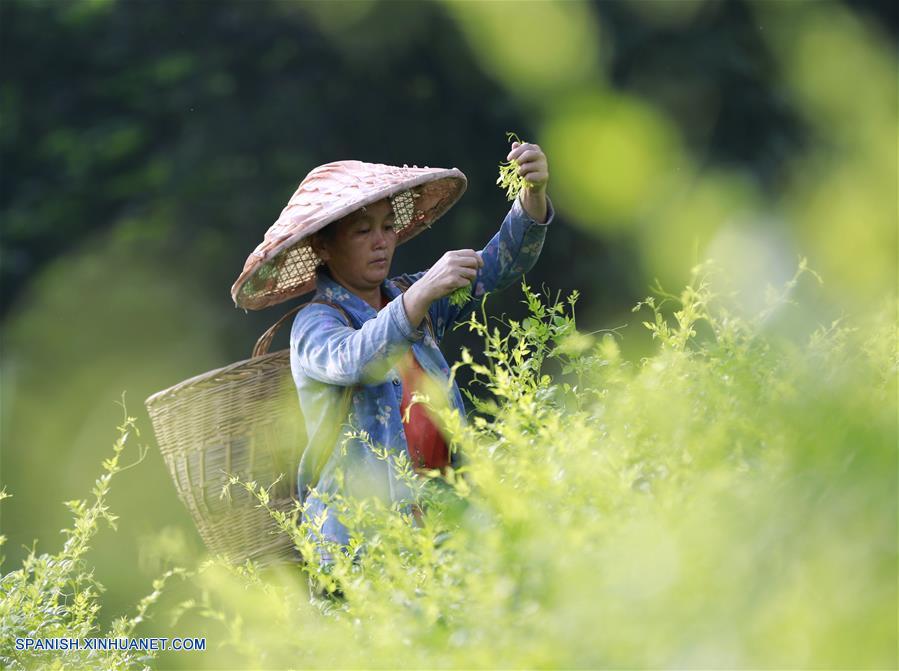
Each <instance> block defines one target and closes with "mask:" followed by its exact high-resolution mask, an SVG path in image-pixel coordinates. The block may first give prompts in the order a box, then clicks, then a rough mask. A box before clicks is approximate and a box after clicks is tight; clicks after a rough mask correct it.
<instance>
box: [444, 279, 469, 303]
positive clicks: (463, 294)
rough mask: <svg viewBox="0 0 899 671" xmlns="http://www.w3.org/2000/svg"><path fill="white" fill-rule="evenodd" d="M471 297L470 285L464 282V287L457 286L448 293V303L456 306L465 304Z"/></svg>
mask: <svg viewBox="0 0 899 671" xmlns="http://www.w3.org/2000/svg"><path fill="white" fill-rule="evenodd" d="M470 299H471V285H470V284H466V285H465V286H464V287H459V288H458V289H456V290H455V291H454V292H453V293H451V294H450V295H449V302H450V305H455V306H456V307H460V306H462V305H465V304H466V303H467V302H468V301H469V300H470Z"/></svg>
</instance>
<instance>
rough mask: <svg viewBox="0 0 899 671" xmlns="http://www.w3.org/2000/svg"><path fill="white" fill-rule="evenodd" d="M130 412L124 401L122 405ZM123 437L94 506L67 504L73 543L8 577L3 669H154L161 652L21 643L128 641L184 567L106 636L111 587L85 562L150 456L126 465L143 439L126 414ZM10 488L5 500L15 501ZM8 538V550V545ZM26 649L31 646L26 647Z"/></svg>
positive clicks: (3, 600)
mask: <svg viewBox="0 0 899 671" xmlns="http://www.w3.org/2000/svg"><path fill="white" fill-rule="evenodd" d="M122 407H123V409H124V403H123V404H122ZM118 431H119V437H118V439H117V440H116V442H115V444H114V445H113V454H112V456H111V457H109V458H108V459H105V460H104V461H103V471H104V472H103V474H102V475H101V476H100V477H99V478H98V479H97V481H96V483H95V485H94V488H93V490H92V493H93V496H94V498H93V501H92V502H90V503H88V502H87V501H84V500H74V501H66V502H65V505H66V507H67V508H68V509H69V510H70V511H71V512H72V515H73V523H72V526H71V527H70V528H68V529H63V533H64V534H65V536H66V542H65V544H64V545H63V548H62V550H60V551H59V552H58V553H56V554H47V553H43V554H40V555H38V554H37V553H36V551H35V550H34V549H32V551H31V553H30V554H29V555H28V557H27V558H26V559H25V561H24V562H23V564H22V567H21V568H20V569H17V570H14V571H11V572H9V573H5V574H3V575H2V578H0V663H2V667H3V668H5V669H35V668H47V669H87V668H98V669H99V668H103V669H132V668H147V666H146V664H147V663H149V662H150V661H151V660H152V659H153V658H154V656H155V652H154V651H140V652H138V651H133V650H88V649H84V648H83V647H81V646H79V649H76V650H72V649H69V650H65V651H49V650H37V649H33V648H32V649H28V650H18V649H17V646H16V640H17V639H26V638H31V639H53V638H65V639H84V638H89V637H90V638H127V637H129V636H131V635H132V634H133V633H134V631H135V628H136V627H137V626H138V625H139V624H140V623H141V622H142V621H143V620H144V618H145V617H146V615H147V610H148V609H149V608H150V606H152V605H153V604H154V603H156V601H157V600H158V599H159V597H160V595H161V594H162V590H163V588H164V586H165V584H166V581H167V580H168V579H169V578H171V577H172V576H173V575H177V574H181V573H183V570H182V569H177V568H176V569H171V570H169V571H166V572H165V573H164V574H163V575H161V576H160V577H159V578H158V579H156V580H154V581H153V591H152V592H151V593H150V594H148V595H147V596H146V597H144V598H143V599H141V601H140V602H139V603H138V605H137V608H136V612H135V614H134V615H132V616H131V617H127V616H122V617H120V618H118V619H116V620H115V621H114V622H113V624H112V626H111V627H110V629H109V630H107V631H105V632H101V631H100V629H99V625H98V624H97V619H98V615H99V612H100V594H101V593H102V592H103V591H104V588H103V585H102V584H101V583H100V582H99V581H98V580H97V579H96V577H95V576H94V571H93V569H92V568H91V567H90V566H89V565H88V563H87V562H86V560H85V555H86V553H87V551H88V550H89V549H90V541H91V539H92V538H93V537H94V536H95V535H96V533H97V532H98V530H99V527H100V523H101V522H102V521H105V522H106V523H107V524H108V525H109V526H110V527H112V528H113V529H115V528H116V520H117V519H118V518H117V516H116V515H114V514H113V513H112V512H111V511H110V510H109V508H108V506H107V504H106V500H107V496H108V494H109V488H110V482H111V480H112V478H113V477H114V476H115V475H117V474H118V473H121V472H122V471H124V470H127V469H129V468H132V467H133V466H136V465H137V464H138V463H140V462H141V461H143V459H144V457H145V456H146V449H144V450H143V451H142V452H141V453H140V455H139V457H138V458H137V460H136V461H135V462H134V463H132V464H130V465H128V466H121V465H120V464H119V460H120V458H121V456H122V453H123V452H124V450H125V447H126V443H127V441H128V439H129V437H130V436H131V434H132V433H135V434H137V433H138V431H137V427H136V426H135V418H134V417H129V416H128V415H127V412H126V413H125V420H124V422H123V423H122V424H121V425H120V426H119V427H118ZM9 496H10V494H7V492H6V489H5V488H4V489H3V490H2V492H0V500H2V499H5V498H8V497H9ZM5 540H6V539H5V537H2V536H0V544H2V543H3V542H4V541H5ZM20 647H24V646H20Z"/></svg>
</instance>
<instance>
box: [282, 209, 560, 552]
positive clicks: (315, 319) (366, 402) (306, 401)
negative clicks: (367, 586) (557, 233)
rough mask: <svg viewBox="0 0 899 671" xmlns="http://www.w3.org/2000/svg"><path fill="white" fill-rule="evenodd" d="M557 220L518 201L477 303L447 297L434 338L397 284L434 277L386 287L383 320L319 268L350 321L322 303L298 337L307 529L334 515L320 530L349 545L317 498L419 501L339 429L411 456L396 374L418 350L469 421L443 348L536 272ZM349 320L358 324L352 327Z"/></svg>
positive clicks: (324, 294) (487, 258)
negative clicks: (482, 308)
mask: <svg viewBox="0 0 899 671" xmlns="http://www.w3.org/2000/svg"><path fill="white" fill-rule="evenodd" d="M554 216H555V212H554V210H553V207H552V204H551V203H550V201H549V199H548V198H547V218H546V222H544V223H542V224H541V223H539V222H537V221H535V220H534V219H532V218H531V217H530V216H529V215H528V214H527V212H526V211H525V210H524V208H523V207H522V206H521V203H520V201H519V199H518V198H516V199H515V202H514V203H513V204H512V207H511V209H510V210H509V213H508V214H507V215H506V217H505V219H504V220H503V223H502V225H501V226H500V229H499V231H498V232H497V233H496V235H494V236H493V238H492V239H491V240H490V242H488V243H487V245H486V246H485V247H484V249H483V250H481V256H482V258H483V260H484V266H483V267H482V268H481V269H480V270H479V271H478V274H477V277H476V278H475V281H474V288H473V290H472V296H471V299H470V300H469V301H468V302H467V303H465V304H464V305H461V306H454V305H451V304H450V302H449V298H448V297H443V298H441V299H439V300H436V301H434V302H433V303H431V305H430V307H429V308H428V315H429V317H430V320H431V323H432V325H433V328H434V337H432V335H431V333H430V332H428V331H427V329H426V327H425V321H423V322H422V324H421V325H420V326H419V327H418V328H414V327H413V325H412V324H411V323H410V322H409V318H408V316H407V315H406V310H405V307H404V306H403V301H402V290H401V289H400V288H399V287H398V286H397V284H396V283H395V282H400V283H401V284H404V285H405V286H410V285H412V284H413V283H414V282H416V281H417V280H418V279H420V278H421V277H422V276H423V275H424V274H425V272H427V271H421V272H418V273H414V274H411V275H410V274H404V275H401V276H399V277H396V278H393V279H385V280H384V282H383V283H382V285H381V290H382V292H383V293H384V295H385V296H386V297H387V300H388V301H389V302H388V303H387V304H386V306H385V307H384V308H383V309H381V310H380V311H377V310H375V309H374V308H373V307H372V306H371V305H369V304H368V303H367V302H366V301H365V300H363V299H362V298H360V297H359V296H357V295H355V294H354V293H352V292H351V291H349V290H347V289H345V288H344V287H343V286H342V285H340V284H338V283H337V282H336V281H335V280H334V279H333V278H332V277H331V276H330V274H329V273H328V272H327V269H326V268H324V267H320V268H319V269H318V273H317V278H316V283H317V291H316V293H315V296H314V297H313V300H324V301H328V302H331V303H335V304H338V305H340V306H341V307H342V308H343V310H344V311H345V312H346V314H344V313H343V312H341V311H340V310H337V309H335V308H334V307H332V306H330V305H325V304H320V303H313V304H311V305H309V306H308V307H305V308H303V309H302V310H300V311H299V312H298V313H297V316H296V317H295V318H294V321H293V326H292V328H291V333H290V368H291V372H292V374H293V379H294V382H295V384H296V388H297V393H298V394H299V402H300V409H301V411H302V413H303V417H304V420H305V426H306V432H307V447H306V450H305V451H304V453H303V456H302V458H301V460H300V464H299V468H298V471H297V476H298V477H297V490H298V491H297V494H298V496H299V498H300V500H301V501H308V505H307V507H306V509H305V511H304V513H303V519H304V520H306V519H312V518H315V517H317V516H319V515H322V514H323V513H326V515H325V522H324V524H323V525H322V528H321V534H322V535H323V536H324V537H325V538H327V539H328V540H331V541H337V542H339V543H340V544H341V545H346V544H347V543H348V541H349V538H348V533H347V530H346V527H344V525H343V524H342V523H341V522H340V521H339V520H338V519H337V515H336V514H334V512H333V511H331V510H329V509H328V508H327V506H326V505H325V504H324V502H323V501H322V500H321V498H319V496H318V494H319V493H321V492H329V493H335V492H337V491H340V492H342V493H343V494H344V495H345V496H352V497H362V498H364V497H368V496H377V497H380V498H381V499H382V500H384V501H387V502H398V501H404V500H410V499H411V492H409V491H408V487H407V486H406V485H405V484H404V483H403V482H402V480H400V479H399V478H397V477H396V475H395V471H394V467H393V464H392V463H388V460H385V459H383V458H381V457H379V456H378V455H376V454H374V452H373V451H372V450H371V448H370V446H369V445H368V444H366V442H365V441H364V440H360V439H358V438H350V439H349V440H345V441H341V442H342V443H343V444H342V445H341V446H339V447H338V446H337V440H338V433H340V432H339V431H337V430H336V429H337V427H340V426H341V425H342V424H345V423H346V424H349V425H350V427H352V428H355V429H361V430H363V431H364V432H366V433H367V434H368V437H369V440H370V442H371V444H373V445H376V446H383V448H386V450H387V454H388V457H389V461H391V462H392V460H393V455H394V454H405V453H406V450H407V447H406V436H405V430H404V428H403V423H402V419H401V416H400V402H401V401H402V398H403V388H402V382H401V377H400V373H399V371H398V368H397V366H398V364H399V363H400V360H401V358H402V357H403V355H405V354H406V352H408V350H409V349H410V348H411V350H412V354H413V355H414V356H415V358H416V360H417V361H418V363H419V364H420V365H421V367H422V369H423V370H424V371H425V373H426V374H428V375H430V376H432V377H433V378H434V379H436V380H438V381H439V382H440V383H441V385H442V387H443V388H448V391H449V400H450V402H451V403H452V404H453V406H454V407H455V408H456V409H458V411H459V414H460V415H461V417H463V418H464V417H465V406H464V404H463V402H462V395H461V394H460V392H459V388H458V387H457V385H456V383H455V381H453V383H452V385H449V372H450V369H449V365H448V364H447V361H446V359H445V358H444V356H443V353H442V352H441V351H440V342H441V341H442V340H443V337H444V335H445V333H446V331H447V329H448V328H450V327H451V326H452V325H453V324H454V323H456V322H459V321H464V320H466V319H468V317H469V315H470V314H471V312H472V311H473V310H474V309H475V308H476V307H477V306H478V305H480V300H481V298H483V296H484V295H485V294H486V293H487V292H492V291H498V290H502V289H505V288H506V287H508V286H510V285H511V284H513V283H514V282H515V281H516V280H518V279H520V277H521V275H522V274H523V273H526V272H528V271H529V270H530V269H531V268H532V267H533V266H534V264H535V262H536V261H537V258H538V257H539V256H540V251H541V250H542V248H543V240H544V238H545V236H546V227H547V226H548V225H549V224H550V223H551V222H552V220H553V218H554ZM347 315H348V316H349V318H350V320H351V321H352V323H347ZM348 387H349V388H350V390H349V392H348V393H349V398H348V399H347V398H346V396H345V394H347V388H348ZM345 408H346V409H345ZM344 413H347V414H344ZM344 428H346V427H345V426H344ZM462 459H463V458H462V456H461V455H460V454H459V452H458V451H457V450H452V453H451V455H450V464H451V466H453V467H455V468H457V467H458V466H459V465H460V464H461V463H463V462H462ZM311 540H317V539H311ZM321 554H322V560H323V561H330V556H329V555H328V554H327V553H325V552H322V553H321Z"/></svg>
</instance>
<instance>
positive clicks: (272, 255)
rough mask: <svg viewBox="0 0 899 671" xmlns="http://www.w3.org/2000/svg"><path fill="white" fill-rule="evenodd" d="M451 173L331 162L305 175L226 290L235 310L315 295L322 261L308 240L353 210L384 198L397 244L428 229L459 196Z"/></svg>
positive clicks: (461, 179) (461, 186)
mask: <svg viewBox="0 0 899 671" xmlns="http://www.w3.org/2000/svg"><path fill="white" fill-rule="evenodd" d="M466 186H467V180H466V178H465V175H464V174H463V173H462V172H461V171H460V170H458V169H456V168H450V169H444V168H429V167H427V166H425V167H424V168H419V167H417V166H412V167H411V168H410V167H408V166H403V167H397V166H391V165H384V164H381V163H364V162H362V161H336V162H334V163H328V164H325V165H322V166H319V167H318V168H315V169H314V170H312V172H310V173H309V174H308V175H307V176H306V178H305V179H304V180H303V181H302V182H301V183H300V185H299V187H298V188H297V190H296V191H295V192H294V194H293V196H291V198H290V200H289V201H288V202H287V206H286V207H285V208H284V209H283V210H282V211H281V215H280V216H279V217H278V219H277V221H275V223H274V224H272V226H271V227H270V228H269V229H268V231H267V232H266V233H265V236H264V238H263V241H262V242H261V243H260V244H259V245H258V246H257V247H256V249H255V250H253V252H252V253H251V254H250V255H249V257H248V258H247V260H246V263H245V264H244V268H243V271H242V272H241V274H240V276H239V277H238V278H237V281H236V282H235V283H234V285H233V286H232V287H231V297H232V298H233V300H234V304H235V305H236V306H238V307H243V308H247V309H251V310H259V309H261V308H265V307H268V306H270V305H276V304H277V303H281V302H283V301H285V300H288V299H290V298H293V297H295V296H299V295H302V294H304V293H308V292H309V291H313V290H314V289H315V271H316V269H317V268H318V266H320V265H322V263H323V260H322V259H321V258H320V257H319V256H318V254H316V253H315V251H314V250H313V249H312V247H311V246H310V244H309V242H310V238H311V236H312V234H313V233H315V232H317V231H320V230H321V229H322V228H324V227H325V226H327V225H328V224H330V223H333V222H335V221H337V220H339V219H342V218H343V217H345V216H347V215H349V214H352V213H353V212H355V211H357V210H359V209H360V208H362V207H364V206H366V205H370V204H372V203H374V202H377V201H379V200H381V199H384V198H387V199H389V200H390V202H391V205H392V206H393V209H394V213H395V215H396V216H395V224H394V226H395V229H394V230H395V231H396V234H397V240H396V244H397V245H400V244H402V243H403V242H406V241H407V240H410V239H411V238H413V237H414V236H416V235H418V233H420V232H421V231H422V230H424V229H425V228H428V227H430V226H431V224H433V223H434V221H436V220H437V219H438V218H439V217H440V216H441V215H443V214H444V213H445V212H446V211H447V210H448V209H449V208H450V207H452V206H453V204H455V203H456V201H458V199H459V197H460V196H461V195H462V193H463V192H464V191H465V188H466Z"/></svg>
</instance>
